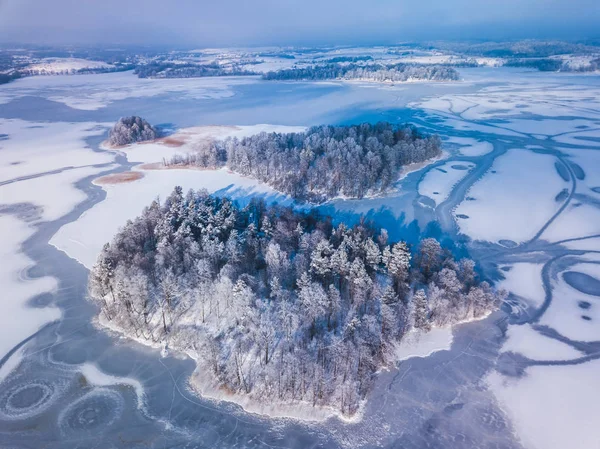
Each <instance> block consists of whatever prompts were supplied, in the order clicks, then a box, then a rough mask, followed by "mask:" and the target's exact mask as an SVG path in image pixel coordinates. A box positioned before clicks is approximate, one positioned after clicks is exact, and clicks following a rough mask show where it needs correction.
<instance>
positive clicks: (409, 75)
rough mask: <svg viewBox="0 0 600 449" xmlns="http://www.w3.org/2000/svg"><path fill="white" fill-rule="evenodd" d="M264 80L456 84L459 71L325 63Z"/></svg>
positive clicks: (428, 66) (281, 72)
mask: <svg viewBox="0 0 600 449" xmlns="http://www.w3.org/2000/svg"><path fill="white" fill-rule="evenodd" d="M263 78H264V79H266V80H282V81H284V80H331V79H345V80H365V81H378V82H384V81H390V82H403V81H457V80H458V79H459V75H458V72H457V71H456V70H455V69H454V68H452V67H448V66H442V65H432V64H423V65H419V64H404V63H399V64H387V65H386V64H368V65H359V64H354V63H352V64H340V63H334V64H325V65H315V66H312V67H303V68H300V67H295V68H291V69H283V70H278V71H273V72H268V73H265V74H264V75H263Z"/></svg>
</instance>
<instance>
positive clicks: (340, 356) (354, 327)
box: [89, 187, 502, 416]
mask: <svg viewBox="0 0 600 449" xmlns="http://www.w3.org/2000/svg"><path fill="white" fill-rule="evenodd" d="M474 268H475V264H474V262H473V261H471V260H466V259H463V260H460V261H456V260H454V259H453V258H452V256H451V255H450V253H449V252H447V251H445V250H443V249H442V247H441V246H440V244H439V243H438V242H437V241H436V240H435V239H431V238H429V239H424V240H422V241H421V242H420V244H419V246H418V248H409V247H408V245H407V244H406V243H404V242H396V243H390V242H388V237H387V232H386V231H385V230H383V229H376V228H374V227H371V226H370V225H368V224H367V223H361V224H359V225H356V226H354V227H352V228H348V227H346V226H344V225H343V224H341V225H339V226H337V227H335V226H333V225H332V223H331V219H330V218H328V217H323V216H319V215H318V214H317V213H316V212H314V211H313V212H308V213H306V212H297V211H295V210H294V209H292V208H288V207H283V206H277V205H272V206H267V205H266V204H265V203H264V201H262V200H258V199H254V200H252V201H251V202H250V203H249V204H248V205H247V206H245V207H241V206H239V205H238V204H237V203H234V202H231V201H230V200H228V199H226V198H220V197H216V196H211V195H209V194H208V193H206V192H203V191H198V192H194V191H189V192H188V193H187V194H184V192H183V190H182V189H181V188H180V187H176V188H175V190H174V191H173V193H172V194H171V195H170V196H169V197H168V198H167V199H166V200H165V201H164V203H162V204H161V203H159V202H158V201H154V202H153V203H152V204H151V205H150V206H149V207H147V208H146V209H145V210H144V211H143V213H142V215H141V216H140V217H138V218H136V219H135V220H133V221H129V222H128V223H127V224H126V225H125V226H124V227H123V229H122V230H121V231H120V232H119V233H118V234H117V235H116V236H115V238H114V240H113V241H112V243H111V244H106V245H105V247H104V249H103V250H102V252H101V254H100V256H99V258H98V261H97V263H96V264H95V266H94V267H93V268H92V270H91V273H90V278H89V291H90V296H91V298H92V300H93V301H94V302H95V303H96V304H97V305H98V306H99V307H100V319H99V321H100V323H101V324H103V325H105V326H107V327H109V328H111V329H113V330H117V331H119V332H121V333H123V334H124V335H126V336H129V337H132V338H135V339H136V340H138V341H142V342H145V343H147V344H150V345H154V346H162V347H164V348H171V349H174V350H179V351H183V352H185V353H187V354H189V355H190V356H191V357H192V358H193V359H194V360H195V361H196V363H197V371H196V374H195V376H193V378H192V381H191V382H192V386H193V387H194V388H195V389H197V390H199V391H201V392H202V391H206V387H207V385H208V386H209V387H212V388H213V389H216V388H218V389H221V391H224V392H226V393H227V394H228V395H229V397H230V398H231V400H233V401H236V399H240V398H250V399H256V400H259V401H261V404H280V405H290V404H302V405H303V406H307V405H311V406H317V407H327V408H330V409H336V410H338V411H339V413H341V415H343V416H352V415H353V414H355V413H356V412H357V410H358V409H359V405H360V403H361V401H362V400H363V399H364V398H365V396H366V395H367V393H368V392H369V389H370V386H371V384H372V380H373V376H374V375H375V373H376V372H377V371H378V370H379V369H381V368H383V367H385V366H389V365H391V364H393V363H395V362H396V361H397V360H396V356H395V348H396V347H397V345H398V344H399V343H400V341H401V340H402V337H403V336H404V335H405V334H406V333H407V332H409V331H410V330H411V329H416V330H420V331H424V332H427V331H428V330H430V329H431V328H432V327H441V326H449V325H452V324H453V323H457V322H463V321H468V320H472V319H476V318H479V317H481V316H483V315H485V314H486V313H488V312H489V311H490V310H492V309H494V308H495V307H496V306H497V304H498V302H499V301H500V299H501V297H502V293H497V292H495V291H493V290H492V289H491V287H490V285H489V284H488V283H487V282H479V281H478V279H477V275H476V272H475V269H474ZM210 389H211V388H209V390H210Z"/></svg>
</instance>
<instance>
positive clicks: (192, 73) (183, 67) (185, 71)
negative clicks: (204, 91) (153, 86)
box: [134, 62, 257, 78]
mask: <svg viewBox="0 0 600 449" xmlns="http://www.w3.org/2000/svg"><path fill="white" fill-rule="evenodd" d="M134 73H135V74H136V75H137V76H138V77H139V78H202V77H205V76H248V75H257V73H254V72H251V71H249V70H245V69H243V68H241V67H239V66H232V67H222V66H221V65H219V64H216V63H215V64H191V63H187V64H181V63H179V64H174V63H169V62H151V63H146V64H140V65H138V66H136V68H135V70H134Z"/></svg>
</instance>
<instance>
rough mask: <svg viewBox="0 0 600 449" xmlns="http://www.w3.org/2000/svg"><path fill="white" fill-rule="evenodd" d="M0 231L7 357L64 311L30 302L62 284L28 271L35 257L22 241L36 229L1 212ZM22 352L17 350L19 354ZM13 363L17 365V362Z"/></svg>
mask: <svg viewBox="0 0 600 449" xmlns="http://www.w3.org/2000/svg"><path fill="white" fill-rule="evenodd" d="M0 233H2V235H3V238H2V239H0V260H2V263H0V285H1V286H2V295H0V308H1V309H2V313H0V357H4V356H6V355H7V354H8V353H9V351H10V350H12V349H13V348H14V347H15V346H16V345H17V344H18V343H20V342H21V341H23V340H25V339H26V338H27V337H29V336H30V335H32V334H34V333H35V332H37V331H38V330H39V329H40V328H41V327H42V326H44V325H45V324H47V323H50V322H52V321H55V320H58V319H59V318H60V316H61V313H60V310H59V309H58V308H55V307H44V308H32V307H31V306H29V305H28V303H29V300H31V298H33V297H35V296H37V295H41V294H43V293H48V294H52V293H53V292H54V291H55V290H56V289H57V288H58V284H57V282H56V279H54V278H52V277H47V276H44V277H40V278H30V277H29V275H28V269H29V268H31V266H32V261H31V259H29V258H28V257H27V256H25V255H24V254H23V253H22V252H21V244H22V243H23V242H24V241H25V240H26V239H27V238H29V237H30V236H31V235H32V234H33V229H31V228H28V227H27V226H26V225H24V223H23V222H22V221H20V220H19V219H17V218H15V217H13V216H9V215H0ZM20 355H22V354H19V353H17V354H16V357H17V358H19V357H20ZM13 357H14V356H13ZM11 366H13V368H14V366H15V364H14V363H13V364H11ZM5 374H6V373H4V375H5Z"/></svg>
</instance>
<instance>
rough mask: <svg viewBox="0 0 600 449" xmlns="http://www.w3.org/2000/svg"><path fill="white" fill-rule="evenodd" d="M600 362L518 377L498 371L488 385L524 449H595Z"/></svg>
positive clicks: (532, 371) (540, 370) (543, 369)
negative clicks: (597, 386) (509, 419)
mask: <svg viewBox="0 0 600 449" xmlns="http://www.w3.org/2000/svg"><path fill="white" fill-rule="evenodd" d="M598 372H600V360H593V361H589V362H587V363H584V364H581V365H572V366H534V367H531V368H528V370H527V374H526V375H525V376H523V377H522V378H518V379H516V378H511V377H507V376H503V375H501V374H499V373H498V372H496V371H493V372H491V373H490V374H489V376H488V377H487V379H486V381H487V384H488V386H489V388H490V389H491V391H493V392H494V394H495V395H496V397H497V399H498V402H499V405H500V407H502V409H504V410H505V412H506V413H507V414H508V416H509V417H510V418H511V421H512V423H513V426H514V428H515V430H516V433H517V436H518V438H519V439H520V440H521V442H522V444H523V446H524V447H526V448H527V449H564V448H567V447H569V448H582V449H584V448H585V449H588V448H589V449H592V448H596V447H598V426H597V423H598V404H600V389H599V388H596V385H597V382H598Z"/></svg>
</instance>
